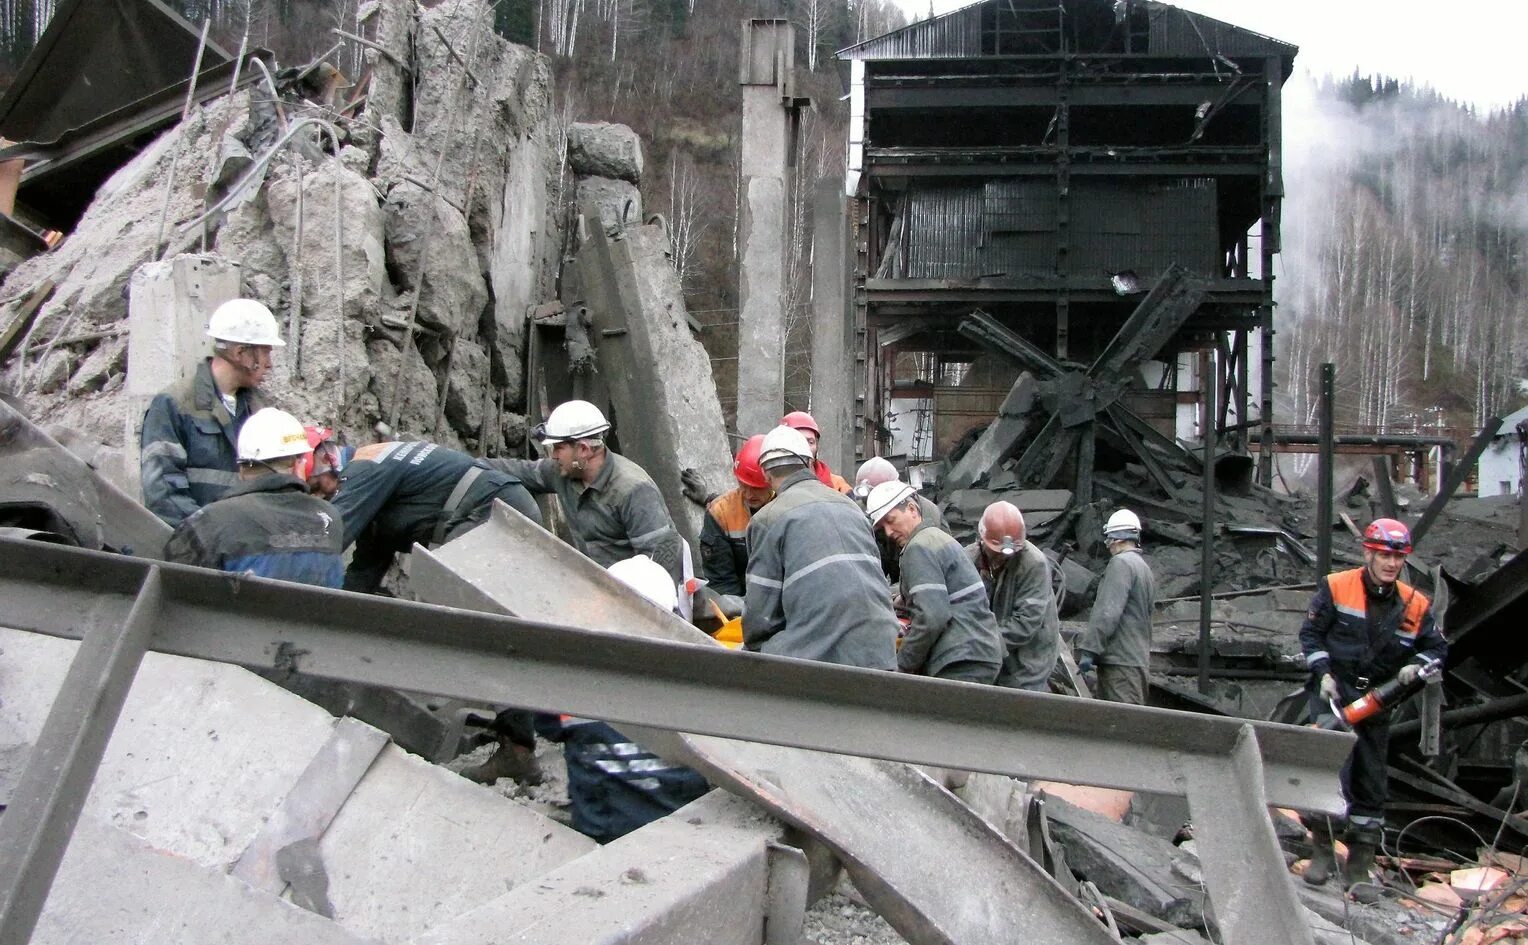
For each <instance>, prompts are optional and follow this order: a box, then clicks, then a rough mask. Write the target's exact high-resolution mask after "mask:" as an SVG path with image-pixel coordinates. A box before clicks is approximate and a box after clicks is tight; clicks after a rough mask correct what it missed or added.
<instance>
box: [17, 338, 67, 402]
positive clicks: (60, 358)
mask: <svg viewBox="0 0 1528 945" xmlns="http://www.w3.org/2000/svg"><path fill="white" fill-rule="evenodd" d="M73 373H74V358H73V357H71V356H70V353H69V351H68V350H67V349H65V348H55V349H53V350H52V351H49V352H48V353H47V355H46V356H44V357H43V359H42V360H41V361H39V362H37V363H36V364H34V365H32V366H31V367H30V373H29V375H28V380H29V383H30V384H31V385H32V387H33V389H35V390H36V391H37V392H38V393H40V394H51V393H54V392H56V391H60V390H63V389H64V384H65V383H66V382H67V381H68V380H69V375H71V374H73Z"/></svg>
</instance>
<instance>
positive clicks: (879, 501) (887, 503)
mask: <svg viewBox="0 0 1528 945" xmlns="http://www.w3.org/2000/svg"><path fill="white" fill-rule="evenodd" d="M917 494H918V490H916V489H914V488H913V487H912V486H910V485H908V484H907V483H905V482H898V481H896V480H895V479H893V480H892V481H891V482H883V483H881V484H880V485H878V486H876V487H875V488H874V489H871V490H870V495H869V497H868V498H866V499H865V515H867V516H868V517H869V518H870V527H871V528H874V527H875V526H877V525H879V524H881V519H883V518H885V517H886V513H887V512H890V511H891V510H892V509H894V508H896V507H897V506H899V505H901V504H902V503H904V502H906V501H907V500H908V499H911V498H912V497H913V496H915V495H917Z"/></svg>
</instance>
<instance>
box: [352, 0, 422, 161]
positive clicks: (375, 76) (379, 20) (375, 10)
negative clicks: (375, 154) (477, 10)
mask: <svg viewBox="0 0 1528 945" xmlns="http://www.w3.org/2000/svg"><path fill="white" fill-rule="evenodd" d="M369 6H371V7H372V13H371V16H370V17H369V18H367V19H366V20H365V22H364V25H365V26H366V27H367V33H368V35H369V36H371V37H372V39H373V41H374V42H375V43H376V46H375V47H368V48H366V49H365V50H363V57H364V59H365V61H366V68H368V69H370V70H371V86H370V88H368V89H367V93H366V111H365V117H366V120H365V121H361V122H356V123H355V125H354V126H353V133H358V134H363V135H366V136H367V137H368V140H367V141H366V144H367V145H368V147H369V148H370V149H373V150H374V149H375V148H376V147H377V146H378V142H377V141H375V140H370V136H371V135H372V132H371V131H370V130H369V129H370V128H375V127H379V126H381V125H383V123H384V122H387V121H392V122H397V121H399V120H401V119H402V118H403V117H404V106H405V104H406V103H407V102H408V98H409V96H408V92H409V85H410V79H411V77H410V75H409V73H408V71H407V66H408V63H409V50H410V47H411V45H412V44H411V42H410V40H411V38H412V36H413V32H414V17H415V13H416V10H417V8H416V4H415V0H381V2H378V3H374V4H369Z"/></svg>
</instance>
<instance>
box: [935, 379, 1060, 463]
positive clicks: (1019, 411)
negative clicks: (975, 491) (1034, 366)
mask: <svg viewBox="0 0 1528 945" xmlns="http://www.w3.org/2000/svg"><path fill="white" fill-rule="evenodd" d="M1038 396H1039V385H1038V383H1037V382H1036V381H1035V378H1034V375H1032V374H1030V373H1029V372H1028V371H1025V372H1023V373H1022V374H1020V375H1019V377H1018V379H1017V380H1015V381H1014V382H1013V386H1012V387H1011V388H1009V390H1008V395H1007V396H1006V397H1004V398H1003V402H1002V404H1000V405H999V406H998V408H997V416H996V417H995V418H994V419H993V421H992V422H991V423H990V424H988V425H987V429H985V430H983V431H982V434H981V436H979V437H977V440H976V442H975V443H973V444H972V445H971V448H970V449H968V450H966V452H965V454H964V455H963V456H961V457H960V459H958V460H956V462H955V465H954V466H953V467H951V469H950V472H949V474H948V475H947V476H946V477H945V483H944V488H945V489H946V491H954V490H957V489H965V488H968V487H970V486H971V485H973V484H975V483H977V482H979V481H981V480H982V479H983V478H986V477H988V476H989V475H990V473H992V472H993V471H995V470H996V469H997V467H998V464H999V463H1001V462H1003V460H1005V459H1007V458H1009V457H1010V456H1012V455H1013V454H1014V453H1015V452H1016V451H1017V450H1018V447H1019V442H1020V441H1021V440H1023V439H1024V436H1025V434H1026V433H1027V432H1028V431H1029V430H1030V427H1031V425H1032V424H1033V423H1035V422H1038V420H1037V419H1036V418H1035V417H1034V416H1033V414H1034V408H1035V402H1036V398H1037V397H1038Z"/></svg>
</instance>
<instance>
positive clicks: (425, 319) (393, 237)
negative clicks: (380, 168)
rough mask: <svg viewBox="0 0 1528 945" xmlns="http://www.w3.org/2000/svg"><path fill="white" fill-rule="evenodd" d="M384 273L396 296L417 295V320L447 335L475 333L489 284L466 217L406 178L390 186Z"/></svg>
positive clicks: (384, 211)
mask: <svg viewBox="0 0 1528 945" xmlns="http://www.w3.org/2000/svg"><path fill="white" fill-rule="evenodd" d="M382 209H383V213H384V215H385V218H386V229H385V234H386V238H387V264H388V272H389V273H390V274H391V275H392V277H393V279H394V280H395V281H394V288H395V289H396V290H397V291H398V292H399V294H400V295H403V296H405V297H407V296H408V295H409V294H410V293H414V292H417V293H418V295H419V309H418V312H417V314H416V318H417V319H418V321H419V323H421V324H424V325H427V326H429V327H431V328H435V329H438V330H443V331H445V332H446V333H447V334H449V335H452V336H456V335H463V334H466V335H469V336H471V335H475V334H476V333H477V324H478V319H479V318H480V317H481V316H482V313H483V306H484V305H486V304H487V302H488V286H487V285H486V284H485V283H484V281H483V275H482V272H481V269H480V268H479V266H478V258H477V253H476V252H475V251H474V250H473V246H472V235H471V234H470V233H469V232H468V231H467V218H466V217H465V216H463V215H462V213H461V211H460V210H458V209H457V208H456V207H453V206H451V205H450V204H449V203H447V202H446V201H445V200H443V199H441V198H440V197H438V196H436V195H434V194H431V193H430V192H428V191H426V190H425V189H424V188H423V187H420V186H419V185H418V184H414V183H412V182H409V181H404V182H402V183H400V184H397V185H396V186H394V187H393V189H392V190H390V191H388V194H387V200H386V201H385V202H384V203H383V207H382Z"/></svg>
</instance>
